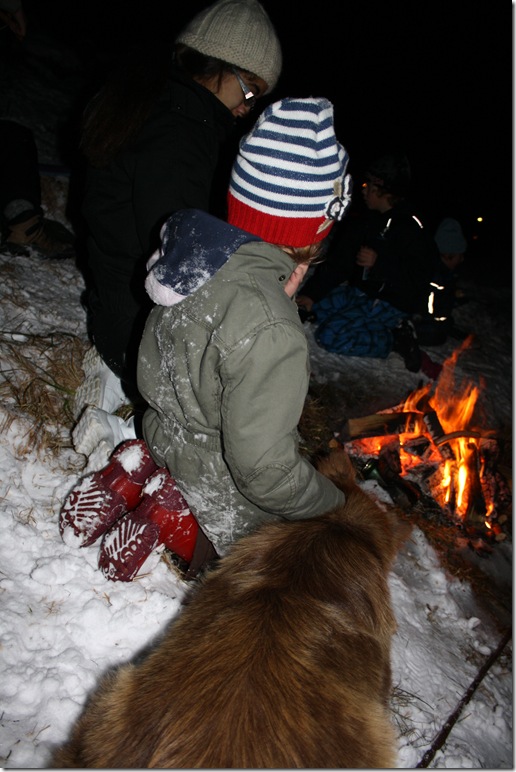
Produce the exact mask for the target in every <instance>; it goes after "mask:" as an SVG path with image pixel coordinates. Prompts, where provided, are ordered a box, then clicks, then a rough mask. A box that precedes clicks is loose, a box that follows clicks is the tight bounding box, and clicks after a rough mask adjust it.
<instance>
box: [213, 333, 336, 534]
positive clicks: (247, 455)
mask: <svg viewBox="0 0 516 772" xmlns="http://www.w3.org/2000/svg"><path fill="white" fill-rule="evenodd" d="M274 351H278V352H281V353H279V355H278V356H274V355H271V352H274ZM223 380H224V393H223V399H222V436H223V438H224V454H225V458H226V462H227V464H228V466H229V468H230V470H231V473H232V475H233V477H234V480H235V483H236V485H237V486H238V488H239V490H240V492H241V493H242V494H243V495H244V496H246V497H247V498H248V499H249V500H250V501H251V502H253V503H254V504H256V505H257V506H259V507H260V508H261V509H263V510H265V511H268V512H271V513H272V514H276V515H281V516H282V517H286V518H289V519H298V518H304V517H312V516H315V515H319V514H322V513H323V512H326V511H328V510H330V509H332V508H333V507H336V506H338V505H341V504H343V503H344V500H345V497H344V494H343V493H342V492H341V491H340V490H338V489H337V488H336V486H335V485H333V483H332V482H330V480H328V479H327V478H326V477H324V476H323V475H321V474H320V473H319V472H317V470H316V469H315V468H314V467H313V466H312V465H311V464H310V463H309V462H308V461H307V460H306V459H304V458H303V457H302V456H301V455H300V454H299V451H298V433H297V425H298V422H299V418H300V416H301V412H302V409H303V405H304V400H305V397H306V393H307V389H308V354H307V344H306V339H305V337H304V333H303V331H302V330H300V329H298V328H297V327H296V325H295V324H293V323H288V324H285V323H284V322H282V323H275V324H271V325H268V326H267V327H265V328H262V329H261V330H260V331H259V332H258V333H257V334H256V335H255V336H254V337H253V338H252V339H250V340H249V341H247V342H246V343H245V344H242V343H240V344H239V345H238V346H237V347H236V348H235V349H234V350H233V351H232V352H231V353H230V355H229V356H228V358H227V360H226V362H225V364H224V366H223Z"/></svg>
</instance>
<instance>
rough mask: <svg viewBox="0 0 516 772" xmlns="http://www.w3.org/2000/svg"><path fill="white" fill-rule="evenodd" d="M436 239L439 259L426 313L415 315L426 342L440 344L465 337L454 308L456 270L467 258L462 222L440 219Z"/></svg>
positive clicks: (423, 341) (418, 331) (421, 334)
mask: <svg viewBox="0 0 516 772" xmlns="http://www.w3.org/2000/svg"><path fill="white" fill-rule="evenodd" d="M434 239H435V243H436V244H437V249H438V251H439V261H438V263H437V266H436V268H435V271H434V273H433V276H432V282H431V285H430V293H429V296H428V301H429V302H428V304H427V313H426V314H421V315H420V316H419V317H416V318H415V319H414V325H415V328H416V331H417V337H418V340H419V342H420V344H421V345H423V346H439V345H440V344H441V343H444V342H445V341H446V339H447V338H448V336H452V337H459V338H463V337H465V334H464V333H461V332H460V331H458V330H457V329H456V328H455V326H454V323H453V316H452V311H453V308H454V307H455V305H456V302H457V297H458V290H457V273H458V269H459V267H460V266H461V265H462V263H463V262H464V254H465V252H466V249H467V242H466V239H465V237H464V234H463V232H462V228H461V225H460V223H459V222H458V221H457V220H455V219H454V218H453V217H445V218H444V219H443V220H441V222H440V223H439V226H438V228H437V230H436V232H435V236H434Z"/></svg>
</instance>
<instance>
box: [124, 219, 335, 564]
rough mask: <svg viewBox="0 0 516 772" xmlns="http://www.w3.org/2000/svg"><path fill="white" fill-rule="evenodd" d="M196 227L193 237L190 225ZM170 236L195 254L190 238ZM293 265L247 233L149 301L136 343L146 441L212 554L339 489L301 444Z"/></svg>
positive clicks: (300, 354)
mask: <svg viewBox="0 0 516 772" xmlns="http://www.w3.org/2000/svg"><path fill="white" fill-rule="evenodd" d="M179 214H180V215H183V214H184V215H185V217H188V212H185V213H179ZM199 214H202V213H199ZM176 217H177V215H176ZM204 218H206V220H207V227H208V228H209V219H208V218H209V216H208V215H202V219H204ZM216 222H217V223H219V226H220V225H221V223H220V221H216ZM222 226H223V227H224V228H228V229H229V228H230V226H227V225H226V224H222ZM233 231H238V229H233ZM238 233H240V234H244V232H243V231H238ZM195 235H196V243H197V244H198V243H199V241H200V242H201V243H202V237H201V238H199V228H198V227H197V230H196V234H195ZM244 235H245V234H244ZM249 238H250V239H252V238H254V237H252V236H249ZM177 242H178V246H177V247H176V249H179V250H182V251H183V253H184V255H185V257H184V260H185V261H186V260H190V261H191V262H193V263H194V262H195V260H196V259H197V258H198V257H199V255H198V254H197V255H196V254H191V253H190V254H188V248H189V247H188V243H187V242H188V239H185V238H179V239H177ZM171 251H172V253H173V252H174V249H172V250H171ZM197 251H198V253H203V254H202V259H203V260H204V259H206V255H205V254H204V252H203V250H202V249H199V248H198V249H197ZM173 259H175V258H173ZM226 259H227V258H226ZM186 265H187V266H188V263H186ZM293 267H294V264H293V262H292V259H291V258H290V257H289V256H288V255H287V254H286V253H285V252H284V251H283V250H281V249H280V248H279V247H276V246H273V245H270V244H267V243H265V242H263V241H260V240H258V241H256V240H255V241H251V242H250V243H244V244H243V245H242V246H240V247H239V248H238V249H237V251H236V252H235V253H234V254H232V255H231V256H230V257H229V259H227V262H225V264H224V265H223V266H222V267H221V268H220V269H218V271H217V272H216V273H215V275H213V276H212V277H211V278H210V279H209V280H208V281H207V282H206V283H205V284H204V285H203V286H202V287H200V288H199V289H197V290H195V291H194V292H193V293H192V294H190V295H189V296H188V297H185V299H184V300H181V302H179V303H177V304H175V305H172V306H170V307H166V306H157V307H155V308H154V309H153V310H152V311H151V314H150V316H149V319H148V321H147V325H146V328H145V332H144V335H143V339H142V343H141V346H140V354H139V365H138V386H139V389H140V391H141V393H142V395H143V396H144V397H145V399H146V400H147V401H148V403H149V405H150V407H149V408H148V409H147V412H146V413H145V416H144V423H143V429H144V436H145V439H146V442H147V444H148V446H149V448H150V449H151V452H152V454H153V456H154V458H155V460H156V462H157V463H158V464H160V465H166V466H167V467H168V469H169V471H170V474H171V475H172V476H173V477H174V478H175V479H176V481H177V484H178V486H179V488H180V489H181V491H182V493H183V495H184V496H185V498H186V500H187V502H188V504H189V506H190V508H191V510H192V512H193V513H194V514H195V516H196V517H197V519H198V521H199V523H200V525H201V527H202V528H203V530H204V531H205V533H206V535H207V536H208V538H209V539H211V541H212V542H213V544H214V546H215V548H216V549H217V551H218V552H219V554H223V553H224V552H225V550H226V548H227V546H228V545H229V544H230V543H231V542H233V541H234V540H235V539H237V538H239V537H241V536H242V535H244V534H246V533H248V532H250V531H252V530H254V529H255V528H256V527H257V526H258V525H259V524H260V523H262V522H264V521H267V520H268V521H270V520H277V519H298V518H306V517H312V516H314V515H319V514H322V513H323V512H325V511H328V510H329V509H331V508H333V507H335V506H337V505H340V504H342V503H343V501H344V495H343V493H342V492H341V491H339V490H338V489H337V488H336V487H335V486H334V485H333V483H331V482H330V481H329V480H328V479H327V478H325V477H323V476H322V475H321V474H319V472H317V471H316V470H315V468H314V467H313V466H312V465H311V464H310V463H309V462H308V461H307V460H306V459H305V458H303V457H302V456H301V455H300V454H299V451H298V433H297V425H298V422H299V419H300V416H301V412H302V409H303V405H304V401H305V398H306V394H307V390H308V380H309V359H308V344H307V340H306V337H305V333H304V331H303V327H302V324H301V322H300V320H299V316H298V313H297V306H296V304H295V302H293V301H292V300H291V299H290V298H289V297H288V296H287V294H286V293H285V291H284V285H285V282H286V280H287V279H288V277H289V276H290V274H291V273H292V270H293ZM159 276H162V274H159Z"/></svg>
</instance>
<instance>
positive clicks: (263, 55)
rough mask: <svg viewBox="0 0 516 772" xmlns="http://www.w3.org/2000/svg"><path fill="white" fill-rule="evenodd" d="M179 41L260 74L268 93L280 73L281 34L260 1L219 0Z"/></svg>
mask: <svg viewBox="0 0 516 772" xmlns="http://www.w3.org/2000/svg"><path fill="white" fill-rule="evenodd" d="M176 43H184V45H186V46H190V48H194V49H195V50H196V51H199V52H200V53H201V54H204V55H205V56H214V57H215V58H216V59H222V60H223V61H224V62H228V63H229V64H233V65H235V67H238V68H239V69H240V70H246V71H247V72H252V73H254V74H255V75H258V77H259V78H262V79H263V80H264V81H265V82H266V83H267V91H266V93H269V91H272V89H273V88H274V86H275V85H276V82H277V80H278V78H279V75H280V72H281V65H282V56H281V47H280V43H279V40H278V36H277V34H276V30H275V29H274V27H273V25H272V23H271V20H270V19H269V17H268V16H267V14H266V12H265V9H264V8H263V6H262V5H261V4H260V3H259V2H258V0H219V1H218V2H217V3H214V4H213V5H210V6H209V7H208V8H205V10H204V11H201V12H200V13H198V14H197V16H194V18H193V19H192V21H191V22H190V23H189V24H187V25H186V27H185V28H184V30H183V31H182V32H181V33H180V34H179V36H178V37H177V39H176Z"/></svg>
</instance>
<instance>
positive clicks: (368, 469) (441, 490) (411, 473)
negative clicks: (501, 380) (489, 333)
mask: <svg viewBox="0 0 516 772" xmlns="http://www.w3.org/2000/svg"><path fill="white" fill-rule="evenodd" d="M471 340H472V339H471V337H470V338H468V339H466V340H465V341H464V343H463V344H462V345H461V346H460V347H459V348H458V349H457V350H456V351H455V352H454V353H453V354H452V355H451V356H450V357H449V358H448V359H447V360H446V362H445V363H444V365H443V369H442V372H441V374H440V376H439V380H438V382H437V383H436V384H435V383H430V384H427V385H425V386H424V387H422V388H421V389H418V390H417V391H415V392H413V393H412V394H410V396H409V397H408V399H407V400H406V401H405V403H404V404H403V405H402V406H401V407H398V408H396V409H393V410H389V411H385V412H384V413H379V414H377V420H376V426H375V421H374V420H372V419H373V417H372V416H370V417H367V418H366V419H356V425H353V427H352V421H350V422H349V425H350V428H351V427H352V428H353V429H354V430H355V433H353V431H350V432H349V434H350V439H349V441H348V442H347V443H346V447H347V449H348V451H349V453H350V455H352V456H355V457H356V456H357V455H358V456H365V457H367V458H368V461H367V462H366V464H365V466H364V468H363V469H362V473H363V475H364V477H373V478H376V479H377V480H378V482H380V484H382V486H383V487H384V488H385V489H386V490H387V491H388V492H389V493H390V494H391V497H392V498H393V500H394V501H395V502H396V503H397V504H398V505H399V506H402V507H403V508H405V509H410V508H411V507H412V506H413V505H414V504H415V502H416V501H417V500H418V499H419V498H421V495H422V494H421V493H420V494H419V496H418V493H417V491H418V490H420V489H418V487H417V486H416V485H414V482H413V478H416V479H417V481H418V483H419V485H420V486H421V487H423V486H426V488H427V490H428V492H429V495H430V496H431V497H432V498H433V499H434V500H435V502H437V504H438V505H439V507H440V508H441V510H442V511H443V513H444V514H445V515H446V516H447V518H448V519H449V520H451V521H452V522H455V523H457V524H459V525H460V527H461V528H462V530H463V531H464V532H465V533H466V534H467V535H468V536H480V537H482V538H483V539H485V540H492V539H494V540H496V541H502V540H503V539H505V538H506V534H505V533H504V532H503V530H502V525H503V523H504V522H505V521H506V520H507V516H506V515H504V514H503V513H502V512H501V511H499V510H500V505H501V504H503V503H504V497H505V498H506V492H507V486H506V485H505V484H504V482H503V480H502V479H501V477H500V475H499V474H498V473H497V471H496V461H497V458H498V455H499V449H498V443H497V441H496V438H495V432H494V431H491V430H488V429H485V428H484V424H485V417H484V415H483V411H482V410H481V406H480V402H479V396H480V393H481V387H482V388H483V384H482V383H481V385H480V387H479V386H476V385H475V384H473V383H470V382H466V383H460V384H458V383H457V382H456V380H455V365H456V362H457V359H458V357H459V356H460V354H461V353H462V352H463V351H464V350H465V349H466V348H467V347H468V346H469V345H470V344H471ZM382 419H383V423H382ZM372 434H375V436H371V435H372ZM354 437H355V438H356V439H354ZM411 478H412V479H411Z"/></svg>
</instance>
